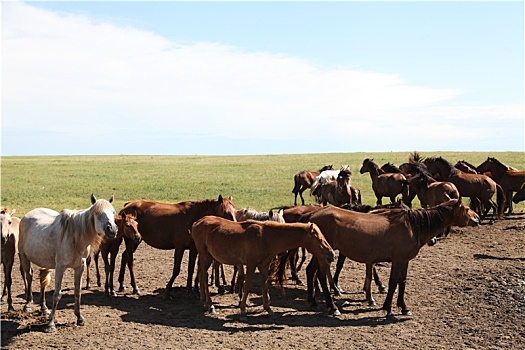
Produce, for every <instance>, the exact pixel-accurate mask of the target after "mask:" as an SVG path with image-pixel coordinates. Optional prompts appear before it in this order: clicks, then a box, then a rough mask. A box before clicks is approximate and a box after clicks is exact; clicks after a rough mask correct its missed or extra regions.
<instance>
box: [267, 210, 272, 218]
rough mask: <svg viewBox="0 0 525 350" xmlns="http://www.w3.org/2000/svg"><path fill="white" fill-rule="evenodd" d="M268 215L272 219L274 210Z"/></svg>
mask: <svg viewBox="0 0 525 350" xmlns="http://www.w3.org/2000/svg"><path fill="white" fill-rule="evenodd" d="M268 215H269V216H270V219H271V218H273V210H272V209H270V212H269V213H268Z"/></svg>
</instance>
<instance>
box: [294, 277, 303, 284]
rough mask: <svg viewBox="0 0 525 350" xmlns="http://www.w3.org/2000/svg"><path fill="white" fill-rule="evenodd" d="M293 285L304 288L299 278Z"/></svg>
mask: <svg viewBox="0 0 525 350" xmlns="http://www.w3.org/2000/svg"><path fill="white" fill-rule="evenodd" d="M295 284H296V285H298V286H304V282H303V281H302V280H301V279H300V278H297V280H296V281H295Z"/></svg>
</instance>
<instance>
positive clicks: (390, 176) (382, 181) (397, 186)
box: [359, 158, 409, 205]
mask: <svg viewBox="0 0 525 350" xmlns="http://www.w3.org/2000/svg"><path fill="white" fill-rule="evenodd" d="M359 172H360V173H361V174H364V173H370V178H371V179H372V189H373V190H374V194H375V196H376V198H377V202H376V205H381V204H382V198H383V197H389V198H390V201H391V202H392V203H394V202H395V201H396V196H397V195H398V194H401V195H402V196H403V198H407V197H408V195H409V189H408V181H407V179H406V177H405V175H403V174H401V173H387V174H385V173H384V172H383V171H382V170H381V169H380V168H379V166H378V165H377V164H376V163H374V160H373V159H369V158H366V159H365V160H364V161H363V166H362V167H361V170H359Z"/></svg>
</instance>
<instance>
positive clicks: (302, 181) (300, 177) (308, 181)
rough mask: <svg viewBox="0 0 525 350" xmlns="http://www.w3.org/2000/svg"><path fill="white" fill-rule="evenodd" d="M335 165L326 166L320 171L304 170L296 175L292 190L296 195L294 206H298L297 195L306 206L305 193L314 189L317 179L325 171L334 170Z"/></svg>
mask: <svg viewBox="0 0 525 350" xmlns="http://www.w3.org/2000/svg"><path fill="white" fill-rule="evenodd" d="M332 169H333V165H332V164H329V165H325V166H324V167H322V168H321V169H319V171H308V170H302V171H300V172H298V173H297V174H295V176H294V178H293V179H294V188H293V190H292V193H293V194H294V195H295V198H294V205H297V195H299V196H300V197H301V202H302V204H303V205H304V198H303V192H304V191H306V190H307V189H309V188H310V187H312V184H313V183H314V181H315V178H316V177H317V176H319V174H321V173H322V172H323V171H325V170H332Z"/></svg>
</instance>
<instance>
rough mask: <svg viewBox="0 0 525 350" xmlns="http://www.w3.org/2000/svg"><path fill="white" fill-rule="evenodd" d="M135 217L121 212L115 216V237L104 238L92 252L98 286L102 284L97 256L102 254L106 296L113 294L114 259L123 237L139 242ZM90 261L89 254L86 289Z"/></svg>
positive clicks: (88, 286)
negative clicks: (116, 231)
mask: <svg viewBox="0 0 525 350" xmlns="http://www.w3.org/2000/svg"><path fill="white" fill-rule="evenodd" d="M135 219H136V217H135V216H133V215H131V214H121V215H116V216H115V224H116V225H117V228H118V233H117V237H115V238H105V239H104V240H103V241H102V243H101V244H100V247H99V249H98V250H97V251H96V252H95V253H94V254H93V259H94V260H95V271H96V275H97V285H98V286H99V287H100V286H101V285H102V283H101V278H100V270H99V267H98V257H99V255H100V254H102V260H103V261H104V272H105V275H106V280H105V284H104V294H105V295H106V296H115V295H117V293H116V292H115V288H114V287H113V274H114V272H115V260H116V258H117V254H118V251H119V248H120V245H121V244H122V241H123V240H124V237H127V238H128V239H130V240H132V241H134V242H135V243H136V244H139V243H140V240H141V237H140V233H139V230H138V224H137V221H135ZM90 263H91V256H90V257H88V259H87V268H86V272H87V274H86V275H87V278H86V289H89V288H90V287H91V286H90V280H89V265H90Z"/></svg>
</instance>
